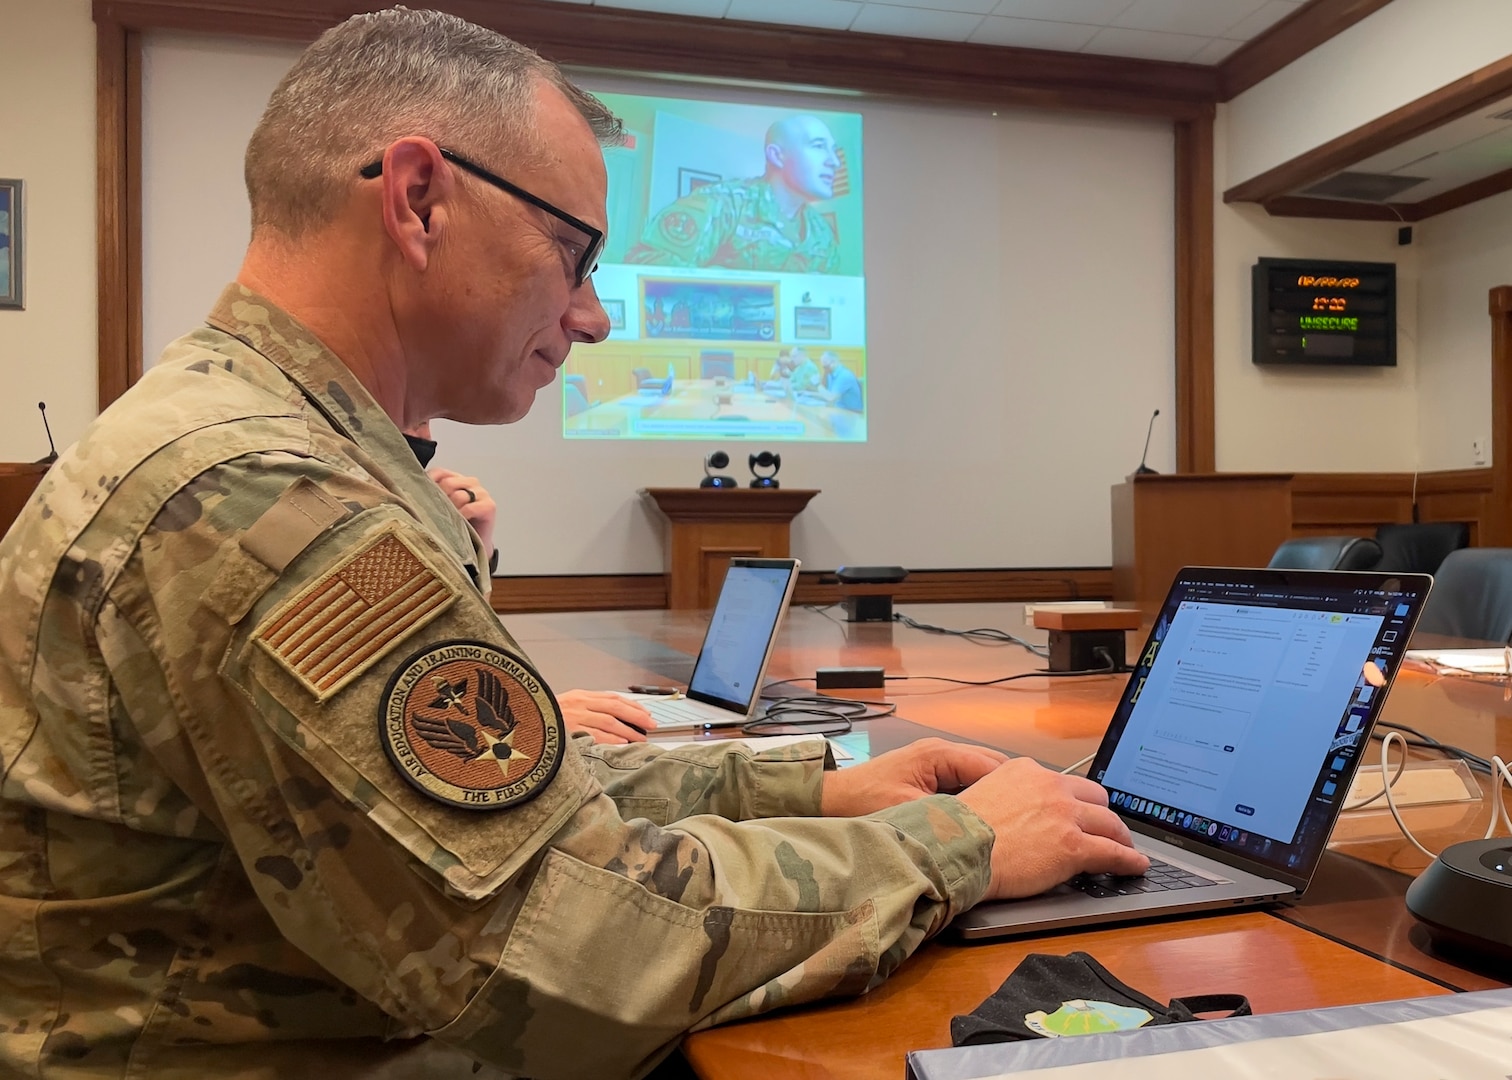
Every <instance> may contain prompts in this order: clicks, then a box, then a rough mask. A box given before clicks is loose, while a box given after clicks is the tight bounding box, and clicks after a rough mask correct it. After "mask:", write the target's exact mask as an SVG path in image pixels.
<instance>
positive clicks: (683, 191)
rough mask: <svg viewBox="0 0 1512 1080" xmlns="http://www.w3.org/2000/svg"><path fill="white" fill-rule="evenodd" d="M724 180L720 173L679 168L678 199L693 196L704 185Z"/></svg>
mask: <svg viewBox="0 0 1512 1080" xmlns="http://www.w3.org/2000/svg"><path fill="white" fill-rule="evenodd" d="M723 179H724V177H722V176H720V175H719V174H718V173H712V172H705V171H704V170H703V169H685V168H678V170H677V197H678V198H679V199H680V198H682V197H683V196H684V195H691V194H693V193H694V192H695V191H697V190H698V189H699V188H701V187H703V186H704V185H706V184H717V183H719V182H720V181H721V180H723Z"/></svg>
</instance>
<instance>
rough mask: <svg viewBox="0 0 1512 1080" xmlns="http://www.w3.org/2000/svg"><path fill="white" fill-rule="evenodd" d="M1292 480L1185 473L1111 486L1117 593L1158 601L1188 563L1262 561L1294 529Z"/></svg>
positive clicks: (1144, 602) (1143, 602)
mask: <svg viewBox="0 0 1512 1080" xmlns="http://www.w3.org/2000/svg"><path fill="white" fill-rule="evenodd" d="M1291 481H1292V477H1291V474H1290V473H1187V474H1178V475H1175V476H1162V475H1159V474H1150V475H1146V476H1130V477H1129V478H1128V479H1127V480H1125V481H1124V482H1123V483H1121V484H1115V485H1113V595H1114V596H1115V597H1117V598H1118V599H1120V600H1132V601H1134V602H1135V603H1137V604H1140V605H1141V606H1153V605H1155V604H1158V603H1160V601H1161V600H1163V599H1164V598H1165V594H1166V591H1167V590H1168V589H1169V588H1170V586H1171V582H1172V581H1173V580H1175V577H1176V571H1178V570H1180V569H1181V568H1182V567H1183V566H1264V565H1265V564H1266V563H1268V562H1270V557H1271V556H1272V555H1273V554H1275V551H1276V548H1278V547H1280V546H1281V543H1282V541H1284V540H1286V539H1287V538H1288V537H1290V536H1291V534H1292V498H1291Z"/></svg>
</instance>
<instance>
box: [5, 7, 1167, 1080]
mask: <svg viewBox="0 0 1512 1080" xmlns="http://www.w3.org/2000/svg"><path fill="white" fill-rule="evenodd" d="M615 126H616V125H615V122H614V121H613V118H612V117H610V116H609V115H608V114H607V113H606V112H605V111H604V110H603V107H602V106H601V105H600V104H599V103H598V102H596V101H595V100H594V99H592V98H591V97H588V96H587V95H584V94H582V93H581V92H580V91H577V90H575V89H574V88H573V87H571V86H570V85H569V84H568V83H566V82H565V80H564V79H563V78H562V76H561V74H560V73H559V72H558V71H557V70H556V69H555V68H554V67H552V66H550V65H548V64H546V63H544V62H543V61H541V60H540V58H539V57H537V56H535V54H533V53H530V52H529V51H528V50H525V49H522V48H520V47H519V46H516V45H514V44H513V43H512V42H509V41H507V40H506V39H503V38H501V37H499V36H498V35H496V34H493V33H491V32H488V31H484V30H481V29H479V28H477V27H473V26H470V25H468V24H466V23H464V22H462V21H461V20H458V19H455V18H453V17H450V16H441V15H437V14H435V13H426V12H419V13H417V12H402V11H392V12H384V13H379V14H377V15H370V16H358V17H356V18H354V19H352V20H349V21H348V22H347V23H344V24H342V25H341V26H340V27H338V28H336V29H334V30H332V31H329V32H328V33H327V34H325V35H323V36H322V38H321V39H320V40H319V41H318V42H317V43H316V44H315V45H313V46H312V47H311V48H310V49H309V50H307V51H306V53H305V54H304V56H303V57H302V58H301V59H300V60H299V61H298V62H297V63H296V64H295V66H294V68H293V69H292V70H291V71H290V73H289V74H288V75H287V76H286V77H285V79H284V80H283V81H282V82H281V83H280V85H279V87H278V89H277V90H276V91H275V93H274V96H273V99H272V100H271V101H270V103H269V106H268V109H267V112H266V113H265V114H264V117H263V119H262V121H261V122H260V123H259V125H258V128H257V131H256V132H255V133H254V135H253V138H252V142H251V144H250V145H249V147H248V154H247V180H248V190H249V194H250V196H251V202H252V207H253V239H252V243H251V245H250V247H249V250H248V253H247V257H246V260H245V261H244V263H243V265H242V268H241V271H240V273H239V275H238V280H237V282H236V283H235V284H233V285H231V286H230V287H228V288H227V290H226V291H225V292H224V294H223V295H222V297H221V299H220V301H219V302H218V303H217V304H216V306H215V309H214V310H213V311H212V312H211V314H210V316H209V319H208V321H207V325H205V326H203V327H201V328H200V329H199V330H196V331H194V332H192V333H190V334H189V335H187V336H186V337H183V338H181V339H180V340H179V341H177V342H175V343H174V344H173V345H171V346H170V347H169V348H168V350H167V352H166V353H165V355H164V356H163V358H162V360H161V362H160V363H158V364H157V365H155V366H154V367H153V369H152V370H151V372H149V373H148V374H147V376H146V377H145V378H144V379H142V381H141V382H140V384H139V385H138V386H136V387H135V388H133V389H132V390H131V391H130V392H129V393H127V394H126V395H125V396H124V397H122V399H121V400H120V401H118V402H116V403H115V404H114V405H112V406H111V407H110V408H109V409H107V410H106V411H105V413H104V414H103V415H102V416H101V417H100V418H99V420H98V421H96V423H95V424H94V425H92V426H91V428H90V429H89V430H88V431H87V432H86V433H85V435H84V437H83V438H82V439H81V441H80V442H79V443H78V444H77V445H76V446H74V447H73V448H71V449H70V450H69V451H68V452H67V453H66V454H65V455H64V456H63V458H62V459H61V460H60V461H59V462H58V464H57V465H56V466H55V467H54V468H53V469H52V470H51V471H50V472H49V474H48V475H47V477H46V478H45V479H44V482H43V484H42V485H41V487H40V488H39V490H38V492H37V494H36V496H35V497H34V498H33V500H32V501H31V503H30V504H29V505H28V507H27V508H26V510H25V511H24V512H23V514H22V515H21V517H20V519H19V520H18V521H17V523H16V525H15V526H14V527H13V529H12V530H11V531H10V532H9V533H8V534H7V536H6V537H5V539H4V541H3V543H0V770H3V771H0V853H3V855H0V1074H4V1075H6V1076H29V1077H39V1078H58V1077H126V1076H133V1077H135V1076H143V1077H153V1078H155V1080H189V1078H193V1080H202V1078H207V1077H211V1078H213V1077H231V1076H235V1077H267V1078H270V1080H271V1078H274V1077H304V1076H315V1077H322V1078H323V1080H339V1078H347V1077H351V1078H357V1077H361V1078H363V1080H370V1078H387V1080H395V1078H401V1077H404V1078H409V1077H416V1078H418V1077H427V1078H442V1080H446V1078H451V1077H458V1078H461V1077H467V1078H471V1077H475V1076H482V1077H499V1076H520V1075H528V1076H533V1077H539V1078H542V1080H546V1078H551V1077H594V1078H612V1077H625V1076H637V1075H641V1074H644V1073H645V1072H646V1071H647V1070H648V1069H650V1068H651V1067H653V1066H654V1065H655V1063H656V1062H657V1061H659V1060H660V1059H661V1058H663V1057H664V1056H665V1055H666V1054H667V1053H668V1052H669V1050H670V1049H671V1048H672V1047H673V1046H675V1045H676V1042H677V1040H678V1039H679V1037H680V1036H681V1035H682V1033H684V1032H686V1031H689V1030H692V1029H695V1028H699V1027H704V1026H707V1025H710V1024H715V1023H719V1022H722V1021H725V1020H730V1019H735V1018H739V1017H744V1016H750V1015H753V1014H755V1013H759V1012H761V1011H763V1010H766V1009H771V1008H773V1007H776V1006H779V1005H788V1004H793V1003H797V1002H803V1001H809V1000H813V999H816V998H820V997H823V996H826V995H834V994H847V993H858V992H861V991H864V990H866V989H867V988H868V987H870V986H873V985H875V984H876V983H877V982H879V981H880V980H881V979H883V978H885V977H886V976H887V975H888V973H889V972H891V971H892V970H893V969H894V968H895V967H896V966H897V965H898V964H899V963H900V962H901V961H902V960H903V959H904V958H905V957H906V956H907V955H908V954H909V953H910V952H911V951H913V950H914V949H915V948H917V947H918V945H919V944H920V943H921V942H922V941H924V940H925V939H926V938H927V937H928V936H929V935H931V934H932V933H934V932H936V931H937V930H939V929H940V928H941V927H942V926H943V925H944V924H945V922H946V921H947V920H949V919H950V918H951V917H952V916H953V915H954V914H955V913H957V912H959V911H960V910H962V909H963V908H965V907H967V906H969V905H971V904H973V903H975V902H976V901H977V900H978V899H980V898H981V897H983V896H985V895H994V896H1003V895H1018V894H1027V893H1032V892H1035V891H1038V890H1040V889H1043V888H1045V887H1047V886H1049V885H1051V884H1052V883H1054V882H1055V881H1057V880H1060V879H1061V878H1064V877H1066V876H1068V875H1070V874H1071V873H1073V872H1076V871H1080V870H1088V869H1090V870H1110V871H1121V872H1130V871H1137V870H1139V869H1141V868H1142V866H1143V859H1142V857H1141V856H1139V855H1137V854H1136V853H1134V852H1133V851H1132V849H1130V848H1129V847H1127V846H1126V845H1127V842H1128V839H1129V838H1128V835H1127V832H1126V831H1125V830H1124V829H1123V827H1122V825H1121V824H1120V823H1119V822H1118V819H1117V818H1116V817H1115V816H1114V815H1112V814H1111V813H1110V812H1109V811H1108V810H1107V807H1106V798H1105V795H1104V794H1103V793H1102V791H1101V789H1100V788H1098V787H1097V786H1096V785H1094V784H1092V783H1091V782H1089V781H1086V780H1078V779H1073V778H1069V777H1060V776H1057V775H1056V774H1053V773H1050V772H1049V771H1047V770H1044V769H1041V768H1039V767H1038V766H1036V765H1034V764H1033V763H1032V762H1025V761H1022V760H1017V761H1011V762H1008V763H1006V764H1000V762H1001V755H998V754H995V753H993V752H991V751H986V750H982V749H980V748H970V747H964V746H956V745H953V744H945V743H941V742H938V741H928V742H926V743H923V744H918V745H916V746H914V747H912V748H910V749H909V750H906V751H903V752H900V753H897V754H891V755H884V756H883V757H881V758H878V759H876V760H875V761H873V762H869V763H867V764H865V765H862V766H858V767H856V768H854V769H849V770H845V771H843V772H833V771H831V772H825V764H826V760H825V751H824V744H823V743H822V742H820V741H812V742H807V743H800V744H798V745H796V746H794V747H789V748H785V749H778V750H771V751H765V752H762V753H754V754H753V753H752V752H751V751H749V750H747V749H720V748H718V747H699V748H695V749H677V750H663V749H660V748H657V747H655V746H648V745H645V744H641V745H638V746H634V747H595V746H594V745H593V744H592V742H591V740H589V739H587V738H586V737H579V738H578V739H575V740H568V739H567V738H566V737H565V734H564V731H563V727H562V720H561V714H560V712H559V710H558V708H557V705H556V702H555V700H554V699H553V697H552V695H551V693H550V691H549V690H548V689H547V688H546V687H545V686H544V684H543V683H542V682H541V680H540V679H539V677H538V676H537V675H536V674H535V673H534V672H533V671H532V669H531V668H530V664H529V661H528V660H527V659H526V658H525V657H524V656H523V654H522V653H521V652H520V649H519V647H518V646H517V645H516V643H515V642H514V641H513V639H512V638H511V637H510V636H509V635H508V634H507V633H506V632H505V631H504V630H503V629H502V628H501V627H500V625H499V622H498V620H497V618H496V617H495V616H494V614H493V612H492V611H491V610H490V609H489V607H488V605H487V603H486V602H485V600H484V598H483V595H482V593H481V588H482V586H483V584H484V578H483V576H482V574H481V572H480V569H481V567H482V566H483V565H484V561H483V557H482V551H481V549H480V547H479V544H478V542H477V536H476V534H474V533H473V532H472V531H471V530H470V529H468V527H467V525H466V523H465V522H464V521H463V519H462V517H461V516H460V515H459V514H458V512H457V510H456V507H455V506H454V505H452V503H451V502H450V501H449V500H448V499H447V497H446V496H445V495H444V494H443V493H442V491H441V489H440V488H439V487H438V486H437V485H436V484H434V483H433V482H431V480H429V479H428V478H427V477H426V475H425V473H424V472H423V471H421V469H420V467H419V464H418V462H417V461H416V459H415V457H414V455H413V454H412V453H411V452H410V449H409V447H408V446H407V445H406V444H405V442H404V439H403V437H402V435H401V434H400V429H401V428H402V427H408V426H413V425H415V424H418V423H421V422H423V421H425V420H428V419H431V418H433V417H436V416H449V417H451V418H453V419H457V420H461V421H464V422H471V423H496V422H507V421H510V420H514V419H518V418H519V417H520V416H521V415H523V414H524V413H525V411H526V410H527V409H528V408H529V406H530V403H531V401H532V399H533V397H534V395H535V392H536V391H537V390H538V389H539V388H541V387H542V386H544V385H545V384H547V383H548V382H549V381H550V380H551V379H552V378H553V377H554V375H555V372H556V369H557V368H558V367H559V366H560V365H561V364H562V362H563V361H564V360H565V358H566V356H567V352H568V349H569V348H570V346H571V345H572V344H573V343H575V342H592V341H597V340H600V339H602V338H603V337H604V336H605V335H606V334H607V333H608V319H607V316H606V315H605V314H604V311H603V309H602V307H601V306H600V305H599V303H598V300H597V298H596V296H595V295H594V291H593V286H592V282H591V280H590V279H589V278H588V277H587V274H588V272H591V269H592V267H591V265H589V263H590V262H591V256H592V255H593V253H594V247H595V244H594V242H593V236H592V235H591V234H592V232H593V231H594V230H597V229H601V228H602V223H603V221H604V218H605V209H604V199H605V175H604V169H603V164H602V158H601V156H600V154H599V150H598V145H597V142H596V138H595V137H596V136H598V137H603V138H607V137H612V135H613V133H614V129H615ZM468 155H475V156H468ZM478 161H487V162H493V163H497V165H496V167H501V168H502V167H507V168H508V169H509V172H510V176H511V178H512V182H511V181H503V180H502V178H500V177H498V176H497V175H496V174H493V173H492V172H490V171H488V170H487V169H486V167H483V166H480V165H478V164H476V163H477V162H478ZM506 184H507V185H509V186H502V187H501V185H506ZM514 185H519V186H518V187H517V188H516V187H515V186H514ZM525 191H528V192H530V193H531V196H530V198H528V199H527V198H525V197H524V196H523V195H521V194H519V193H520V192H525ZM548 205H549V206H550V207H551V209H550V210H547V209H546V206H548ZM560 208H565V209H560ZM573 223H576V224H573ZM579 226H581V227H582V229H580V228H579ZM583 230H587V231H586V232H585V231H583ZM530 512H531V511H530V508H528V507H517V508H514V510H513V512H512V513H511V515H510V520H511V522H512V523H516V522H525V521H528V520H529V515H530ZM548 527H549V526H548ZM942 790H959V791H960V794H959V795H956V796H952V795H946V794H936V792H939V791H942ZM998 836H1012V837H1013V838H1014V841H1013V843H1012V844H1008V843H998V842H996V837H998Z"/></svg>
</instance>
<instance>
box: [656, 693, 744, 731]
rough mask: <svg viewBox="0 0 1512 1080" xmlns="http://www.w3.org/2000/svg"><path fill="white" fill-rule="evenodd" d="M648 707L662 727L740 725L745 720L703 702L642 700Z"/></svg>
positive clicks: (659, 699)
mask: <svg viewBox="0 0 1512 1080" xmlns="http://www.w3.org/2000/svg"><path fill="white" fill-rule="evenodd" d="M641 704H642V705H644V706H645V707H646V711H647V712H649V713H650V714H651V716H652V718H653V719H655V720H656V722H657V724H658V725H659V726H660V727H663V728H665V727H689V726H691V727H698V726H702V725H704V724H738V723H740V722H741V721H743V720H744V719H745V718H744V717H743V716H741V715H740V714H739V713H733V712H730V710H728V709H719V708H715V707H714V706H713V705H705V704H704V703H703V702H701V701H692V700H690V699H688V698H685V697H678V698H650V699H646V698H642V699H641Z"/></svg>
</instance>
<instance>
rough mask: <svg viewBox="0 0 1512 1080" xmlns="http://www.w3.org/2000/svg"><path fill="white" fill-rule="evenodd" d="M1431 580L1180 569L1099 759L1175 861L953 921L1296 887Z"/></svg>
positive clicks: (1007, 924)
mask: <svg viewBox="0 0 1512 1080" xmlns="http://www.w3.org/2000/svg"><path fill="white" fill-rule="evenodd" d="M1431 586H1432V578H1430V577H1428V576H1427V575H1424V574H1381V573H1374V572H1363V573H1358V572H1357V573H1344V572H1335V571H1307V570H1248V569H1244V570H1240V569H1214V568H1208V567H1188V568H1186V569H1184V570H1182V571H1181V573H1180V574H1178V575H1177V577H1176V581H1175V583H1174V584H1173V585H1172V586H1171V591H1170V592H1169V593H1168V594H1167V596H1166V599H1165V603H1164V604H1163V605H1162V607H1161V610H1160V614H1159V616H1158V617H1157V618H1156V621H1155V625H1154V627H1153V628H1152V630H1151V632H1150V636H1149V638H1148V639H1147V640H1146V642H1145V645H1144V648H1143V650H1141V652H1140V654H1139V657H1138V660H1137V661H1136V662H1135V668H1134V670H1133V672H1132V673H1131V674H1130V676H1129V682H1128V685H1127V686H1126V687H1125V688H1124V692H1123V696H1122V698H1121V699H1120V700H1119V703H1118V706H1117V708H1116V709H1115V710H1114V713H1113V719H1112V722H1111V723H1110V724H1109V725H1108V730H1107V733H1106V734H1105V735H1104V736H1103V741H1102V745H1101V746H1100V747H1099V748H1098V751H1097V755H1096V756H1095V757H1094V758H1093V760H1092V764H1091V765H1090V767H1089V768H1088V770H1087V775H1088V776H1090V777H1091V778H1092V779H1094V780H1096V781H1098V782H1099V783H1101V784H1102V785H1103V786H1104V787H1105V788H1107V789H1108V796H1109V805H1110V806H1111V807H1112V808H1113V809H1114V811H1115V812H1117V813H1118V815H1119V816H1120V817H1121V818H1122V819H1123V820H1124V822H1125V823H1127V824H1128V826H1129V829H1130V831H1131V832H1133V834H1134V844H1135V847H1137V848H1139V850H1140V851H1142V852H1144V853H1145V854H1146V855H1149V856H1150V857H1151V859H1152V860H1159V861H1160V862H1161V863H1164V864H1166V867H1167V868H1162V867H1158V866H1152V870H1151V872H1150V874H1148V875H1146V876H1145V877H1143V878H1086V877H1081V878H1078V879H1076V880H1075V881H1074V882H1073V883H1068V884H1065V885H1060V886H1057V887H1056V888H1055V889H1052V890H1051V891H1050V892H1047V893H1043V894H1041V895H1039V896H1035V897H1030V898H1028V899H1025V900H1011V901H992V902H988V903H984V904H979V905H978V906H977V907H975V908H973V909H972V910H971V911H968V912H965V913H963V914H962V915H961V916H959V917H958V918H957V919H956V920H955V923H954V924H953V929H954V930H955V932H957V933H958V934H959V935H960V936H962V937H966V938H990V937H999V936H1004V935H1010V934H1025V933H1030V932H1038V931H1044V930H1053V929H1059V928H1062V927H1070V926H1083V925H1088V924H1095V923H1103V922H1117V921H1123V920H1128V919H1138V918H1145V917H1149V916H1155V915H1165V914H1176V913H1181V912H1190V911H1202V910H1205V909H1211V908H1228V907H1235V906H1241V905H1249V904H1259V903H1266V902H1268V901H1274V900H1281V899H1285V898H1290V897H1296V896H1300V895H1301V894H1302V892H1303V890H1304V889H1306V888H1307V884H1308V882H1309V881H1310V880H1311V878H1312V875H1313V872H1314V870H1316V869H1317V865H1318V861H1319V860H1320V859H1321V858H1322V856H1323V852H1324V850H1325V849H1326V847H1327V846H1328V838H1329V835H1330V834H1331V833H1332V831H1333V826H1334V822H1335V821H1336V820H1337V819H1338V815H1339V811H1340V810H1341V808H1342V807H1343V803H1344V799H1345V796H1346V795H1347V793H1348V791H1349V787H1350V781H1351V780H1352V778H1353V777H1354V773H1355V770H1356V768H1357V767H1358V766H1359V764H1360V761H1361V758H1362V757H1363V756H1364V754H1365V752H1366V750H1367V749H1368V748H1369V746H1370V731H1371V728H1372V726H1373V725H1374V724H1375V721H1376V718H1377V717H1378V716H1379V715H1380V711H1381V706H1382V704H1383V702H1384V701H1385V698H1386V693H1387V691H1388V690H1389V689H1390V686H1391V681H1392V679H1393V678H1394V677H1395V675H1396V672H1397V668H1398V666H1399V665H1400V663H1401V660H1402V655H1403V653H1404V652H1405V651H1406V649H1407V641H1408V638H1410V637H1411V636H1412V628H1413V626H1414V625H1415V624H1416V622H1417V618H1418V615H1419V613H1420V612H1421V611H1422V609H1423V602H1424V601H1425V600H1426V599H1427V597H1428V590H1429V589H1430V588H1431ZM1367 669H1369V670H1367ZM998 842H999V843H1009V844H1011V843H1012V842H1013V838H1012V837H999V838H998ZM1194 879H1195V881H1196V883H1195V884H1194V883H1193V882H1194Z"/></svg>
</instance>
